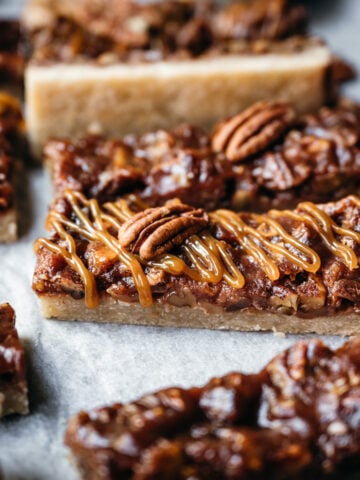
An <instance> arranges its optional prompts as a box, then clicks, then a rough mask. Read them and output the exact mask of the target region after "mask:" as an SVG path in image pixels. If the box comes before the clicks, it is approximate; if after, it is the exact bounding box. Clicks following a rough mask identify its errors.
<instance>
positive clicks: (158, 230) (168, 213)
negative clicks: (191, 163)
mask: <svg viewBox="0 0 360 480" xmlns="http://www.w3.org/2000/svg"><path fill="white" fill-rule="evenodd" d="M208 221H209V220H208V216H207V214H206V213H205V212H204V210H203V209H201V208H199V209H194V208H192V207H190V206H188V205H184V204H183V203H180V202H178V201H171V202H168V203H167V204H165V205H164V206H163V207H158V208H148V209H147V210H145V211H143V212H140V213H138V214H137V215H135V216H134V217H133V218H131V219H130V220H128V221H127V222H125V223H124V224H123V225H122V226H121V228H120V230H119V242H120V245H121V246H122V247H125V248H129V249H130V251H131V252H132V253H138V254H139V255H140V257H141V258H142V259H143V260H145V261H148V260H152V259H153V258H156V257H158V256H159V255H162V254H163V253H166V252H168V251H169V250H171V249H172V248H174V247H176V246H179V245H181V244H182V243H183V242H184V241H185V240H186V239H187V238H189V236H191V235H193V234H195V233H197V232H199V231H200V230H203V229H204V228H205V227H206V226H207V224H208Z"/></svg>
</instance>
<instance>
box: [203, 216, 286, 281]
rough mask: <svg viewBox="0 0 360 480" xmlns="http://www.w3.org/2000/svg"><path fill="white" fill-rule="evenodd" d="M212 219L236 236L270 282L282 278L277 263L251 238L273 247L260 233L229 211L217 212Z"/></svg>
mask: <svg viewBox="0 0 360 480" xmlns="http://www.w3.org/2000/svg"><path fill="white" fill-rule="evenodd" d="M210 218H211V219H212V220H213V221H214V222H215V223H218V224H219V225H222V226H223V227H224V228H225V229H226V230H228V231H230V232H231V233H232V234H233V235H234V237H235V238H236V240H237V241H238V242H239V245H240V246H241V247H242V248H243V250H244V251H245V252H246V253H247V254H248V255H251V256H252V257H254V259H255V261H256V262H257V263H258V264H259V265H260V267H261V268H262V270H263V271H264V272H265V274H266V275H267V276H268V277H269V278H270V280H272V281H274V280H278V279H279V278H280V271H279V268H278V266H277V265H276V263H275V262H274V261H273V260H272V259H271V258H270V257H269V256H268V255H267V254H266V252H264V250H263V249H262V248H261V247H260V246H259V245H257V243H256V242H255V241H254V240H253V239H252V238H251V237H255V238H256V239H258V240H260V241H261V242H262V243H264V244H266V245H267V244H269V245H271V244H270V242H268V241H267V240H265V239H264V238H263V237H262V236H261V234H260V233H259V232H257V231H256V230H255V229H254V228H251V227H249V226H248V225H246V223H245V222H244V221H243V220H242V219H241V218H240V217H239V216H238V215H237V214H236V213H234V212H231V211H229V210H217V211H216V212H213V213H211V214H210Z"/></svg>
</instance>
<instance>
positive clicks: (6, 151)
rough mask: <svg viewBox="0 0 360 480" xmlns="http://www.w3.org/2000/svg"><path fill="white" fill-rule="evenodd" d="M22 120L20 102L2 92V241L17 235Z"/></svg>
mask: <svg viewBox="0 0 360 480" xmlns="http://www.w3.org/2000/svg"><path fill="white" fill-rule="evenodd" d="M22 122H23V120H22V114H21V108H20V104H19V102H18V101H17V100H16V99H15V98H13V97H11V96H9V95H8V94H5V93H2V92H0V242H12V241H14V240H16V237H17V224H16V209H15V204H14V188H15V186H14V182H15V170H16V160H15V151H16V147H17V143H18V141H19V138H20V131H21V129H22Z"/></svg>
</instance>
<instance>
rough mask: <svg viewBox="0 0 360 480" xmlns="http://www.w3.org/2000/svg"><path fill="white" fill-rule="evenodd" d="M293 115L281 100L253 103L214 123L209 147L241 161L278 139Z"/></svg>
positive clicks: (230, 158) (231, 159)
mask: <svg viewBox="0 0 360 480" xmlns="http://www.w3.org/2000/svg"><path fill="white" fill-rule="evenodd" d="M294 118H295V113H294V110H293V109H292V108H291V107H290V106H289V105H287V104H285V103H275V102H258V103H255V104H254V105H253V106H251V107H250V108H248V109H247V110H245V111H244V112H242V113H240V114H239V115H235V116H234V117H231V118H229V119H227V120H225V121H222V122H220V123H218V124H217V125H216V126H215V129H214V132H213V134H212V141H211V144H212V148H213V150H214V151H215V152H224V154H225V156H226V158H227V159H228V160H230V161H231V162H239V161H244V160H245V159H246V158H248V157H250V156H253V155H255V154H256V153H258V152H260V151H262V150H264V149H265V148H266V147H268V146H269V145H271V144H272V143H274V142H275V141H276V140H278V138H279V137H280V136H281V135H282V134H283V133H284V132H285V130H286V129H287V128H288V127H289V126H290V125H291V123H292V121H293V120H294Z"/></svg>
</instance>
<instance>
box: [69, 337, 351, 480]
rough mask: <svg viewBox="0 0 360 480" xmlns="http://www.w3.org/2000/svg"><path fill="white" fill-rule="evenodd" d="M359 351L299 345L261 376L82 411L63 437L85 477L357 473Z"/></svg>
mask: <svg viewBox="0 0 360 480" xmlns="http://www.w3.org/2000/svg"><path fill="white" fill-rule="evenodd" d="M359 348H360V340H359V339H355V340H352V341H349V342H348V343H345V344H344V345H343V346H342V347H341V348H339V349H338V350H335V351H332V350H331V349H330V348H327V347H326V346H325V345H324V344H323V343H322V342H321V341H319V340H310V341H308V342H299V343H297V344H295V345H294V346H293V347H291V348H290V349H289V350H286V351H285V352H283V353H281V354H279V355H278V356H277V357H275V358H274V359H273V360H272V361H270V363H269V364H268V365H267V366H266V367H265V368H264V369H263V370H261V371H260V372H259V373H258V374H251V375H245V374H242V373H238V372H233V373H230V374H228V375H225V376H224V377H219V378H213V379H212V380H210V381H209V382H208V383H207V384H206V385H205V386H203V387H198V388H190V389H188V390H186V389H183V388H177V387H173V388H168V389H166V390H161V391H158V392H155V393H153V394H149V395H145V396H144V397H142V398H140V399H139V400H137V401H134V402H132V403H129V404H125V405H123V404H120V403H118V404H114V405H112V406H110V407H104V408H99V409H97V410H93V411H91V412H89V413H86V412H81V413H80V414H79V415H77V416H76V417H74V418H73V419H71V421H70V423H69V426H68V429H67V433H66V439H65V441H66V444H67V445H68V446H69V447H70V448H71V450H72V453H73V455H74V457H75V459H76V461H77V464H78V466H79V468H80V470H81V473H82V474H83V478H87V479H88V478H94V479H95V478H101V479H104V480H105V479H106V480H111V479H116V478H124V479H129V480H130V479H132V480H150V479H154V478H156V479H158V480H170V479H171V480H193V479H197V480H205V479H206V480H209V479H211V480H232V479H237V480H248V479H262V480H263V479H265V478H266V479H270V480H279V479H283V480H290V479H291V480H294V479H295V478H296V479H299V480H301V479H306V478H324V479H329V480H330V479H333V480H335V479H339V480H340V479H348V478H349V479H350V478H354V479H355V478H356V472H358V471H359V470H358V469H359V458H360V428H359V421H358V415H359V413H358V412H359V408H358V405H359V401H360V390H359V385H360V362H359ZM350 474H355V476H353V477H350Z"/></svg>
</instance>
